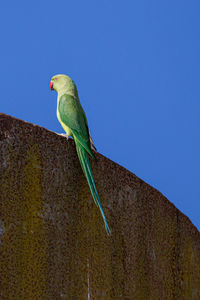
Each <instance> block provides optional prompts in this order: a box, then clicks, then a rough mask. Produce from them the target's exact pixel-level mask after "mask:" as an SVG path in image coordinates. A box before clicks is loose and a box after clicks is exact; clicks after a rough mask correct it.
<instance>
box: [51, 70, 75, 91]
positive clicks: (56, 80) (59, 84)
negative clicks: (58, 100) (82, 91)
mask: <svg viewBox="0 0 200 300" xmlns="http://www.w3.org/2000/svg"><path fill="white" fill-rule="evenodd" d="M49 87H50V89H51V90H56V91H57V92H59V91H61V90H65V92H66V93H68V92H69V93H70V94H72V93H73V94H74V95H77V89H76V85H75V83H74V82H73V80H72V79H71V78H70V77H68V76H67V75H63V74H58V75H55V76H53V77H52V78H51V81H50V84H49Z"/></svg>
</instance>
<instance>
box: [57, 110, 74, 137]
mask: <svg viewBox="0 0 200 300" xmlns="http://www.w3.org/2000/svg"><path fill="white" fill-rule="evenodd" d="M57 118H58V121H59V122H60V124H61V125H62V127H63V129H64V130H65V132H66V133H67V135H68V136H72V132H71V129H70V128H69V127H68V126H67V125H65V123H63V122H62V120H61V118H60V113H59V110H58V108H57Z"/></svg>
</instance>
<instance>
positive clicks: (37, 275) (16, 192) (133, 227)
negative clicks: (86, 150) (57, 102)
mask: <svg viewBox="0 0 200 300" xmlns="http://www.w3.org/2000/svg"><path fill="white" fill-rule="evenodd" d="M97 157H98V162H97V163H95V162H94V161H92V162H91V163H92V168H93V172H94V177H95V181H96V184H97V189H98V191H99V195H100V199H101V202H102V206H103V208H104V211H105V214H106V216H107V219H108V223H109V225H110V228H111V230H112V235H111V237H108V236H107V235H106V232H105V228H104V224H103V220H102V218H101V215H100V213H99V210H98V209H97V207H96V206H95V205H94V203H93V200H92V197H91V194H90V191H89V188H88V186H87V182H86V179H85V177H84V175H83V174H82V170H81V167H80V165H79V161H78V158H77V155H76V151H75V147H74V143H73V141H72V140H71V141H67V140H66V139H65V138H64V137H61V136H58V135H56V134H55V133H53V132H50V131H48V130H46V129H44V128H41V127H38V126H35V125H33V124H29V123H26V122H24V121H21V120H17V119H15V118H12V117H10V116H7V115H4V114H1V115H0V299H5V300H11V299H52V300H54V299H67V300H68V299H77V300H79V299H81V300H82V299H106V300H107V299H108V300H109V299H125V300H129V299H136V300H140V299H152V300H155V299H172V300H174V299H200V234H199V232H198V231H197V229H196V228H195V227H194V226H193V225H192V223H191V222H190V220H189V219H188V218H187V217H186V216H185V215H183V214H182V213H181V212H180V211H179V210H177V209H176V207H175V206H174V205H173V204H172V203H170V202H169V201H168V200H167V199H166V198H165V197H164V196H163V195H162V194H161V193H159V192H158V191H157V190H155V189H154V188H152V187H151V186H149V185H148V184H146V183H145V182H143V181H142V180H140V179H139V178H137V177H136V176H135V175H134V174H132V173H130V172H129V171H127V170H125V169H124V168H123V167H121V166H119V165H117V164H116V163H114V162H112V161H110V160H109V159H107V158H105V157H104V156H102V155H100V154H97ZM188 201H189V199H188Z"/></svg>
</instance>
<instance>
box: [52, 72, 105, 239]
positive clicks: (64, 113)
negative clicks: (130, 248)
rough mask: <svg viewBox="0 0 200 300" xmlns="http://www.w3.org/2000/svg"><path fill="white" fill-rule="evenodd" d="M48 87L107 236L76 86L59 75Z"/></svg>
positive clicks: (65, 77) (54, 77)
mask: <svg viewBox="0 0 200 300" xmlns="http://www.w3.org/2000/svg"><path fill="white" fill-rule="evenodd" d="M49 87H50V89H51V90H56V91H57V93H58V97H57V117H58V120H59V122H60V123H61V125H62V127H63V128H64V130H65V132H66V134H67V138H68V137H69V136H72V137H73V139H74V142H75V145H76V151H77V154H78V158H79V161H80V164H81V167H82V170H83V173H84V174H85V176H86V179H87V182H88V184H89V187H90V191H91V194H92V196H93V199H94V202H95V204H96V205H97V206H98V207H99V209H100V211H101V214H102V217H103V220H104V223H105V228H106V232H107V234H108V235H109V234H110V229H109V226H108V224H107V221H106V217H105V215H104V212H103V208H102V206H101V202H100V200H99V195H98V192H97V189H96V185H95V182H94V178H93V174H92V169H91V165H90V161H89V155H90V156H91V157H92V158H93V159H95V160H96V157H95V155H94V153H93V152H92V148H93V149H95V148H94V145H93V142H92V139H91V137H90V133H89V129H88V122H87V118H86V115H85V112H84V110H83V108H82V106H81V103H80V100H79V97H78V91H77V88H76V85H75V83H74V82H73V80H72V79H71V78H69V77H68V76H66V75H62V74H59V75H55V76H53V77H52V78H51V81H50V85H49Z"/></svg>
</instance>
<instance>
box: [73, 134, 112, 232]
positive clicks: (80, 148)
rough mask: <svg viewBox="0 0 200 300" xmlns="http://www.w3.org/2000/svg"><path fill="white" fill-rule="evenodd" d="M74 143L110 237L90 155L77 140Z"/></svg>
mask: <svg viewBox="0 0 200 300" xmlns="http://www.w3.org/2000/svg"><path fill="white" fill-rule="evenodd" d="M74 141H75V144H76V150H77V154H78V158H79V161H80V164H81V167H82V170H83V173H84V174H85V177H86V179H87V182H88V185H89V187H90V191H91V193H92V196H93V199H94V202H95V204H96V205H97V206H98V207H99V209H100V212H101V215H102V217H103V220H104V223H105V228H106V232H107V234H108V235H109V234H110V229H109V226H108V223H107V221H106V217H105V215H104V212H103V208H102V206H101V202H100V200H99V195H98V192H97V189H96V185H95V182H94V178H93V174H92V170H91V165H90V161H89V157H88V153H87V152H86V150H85V149H84V148H83V146H82V145H81V144H80V143H79V142H78V141H77V139H76V138H74Z"/></svg>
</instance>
